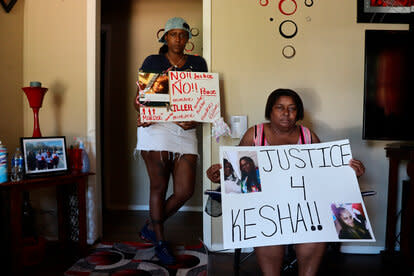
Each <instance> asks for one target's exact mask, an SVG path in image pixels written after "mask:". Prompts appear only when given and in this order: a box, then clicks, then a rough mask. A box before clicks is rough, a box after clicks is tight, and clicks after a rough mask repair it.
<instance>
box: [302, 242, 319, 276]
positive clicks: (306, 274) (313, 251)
mask: <svg viewBox="0 0 414 276" xmlns="http://www.w3.org/2000/svg"><path fill="white" fill-rule="evenodd" d="M325 248H326V243H302V244H297V245H296V246H295V249H296V256H297V258H298V264H299V276H313V275H316V274H317V273H318V268H319V265H320V263H321V261H322V257H323V254H324V252H325Z"/></svg>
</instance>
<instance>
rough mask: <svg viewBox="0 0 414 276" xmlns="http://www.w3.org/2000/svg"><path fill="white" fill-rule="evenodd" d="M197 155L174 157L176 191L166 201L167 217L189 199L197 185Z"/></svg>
mask: <svg viewBox="0 0 414 276" xmlns="http://www.w3.org/2000/svg"><path fill="white" fill-rule="evenodd" d="M196 166H197V155H194V154H183V155H180V156H178V155H177V156H175V159H174V170H173V180H174V193H173V194H172V195H171V196H170V197H169V198H168V199H167V202H166V203H165V219H167V218H169V217H170V216H172V215H173V214H174V213H175V212H177V211H178V209H180V208H181V207H182V206H183V205H184V204H185V203H186V201H187V200H189V199H190V198H191V197H192V195H193V193H194V187H195V178H196Z"/></svg>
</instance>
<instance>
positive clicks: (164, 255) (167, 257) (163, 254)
mask: <svg viewBox="0 0 414 276" xmlns="http://www.w3.org/2000/svg"><path fill="white" fill-rule="evenodd" d="M155 255H156V256H157V257H158V259H159V260H160V262H161V263H162V264H164V265H173V264H175V262H176V260H175V257H174V256H173V255H172V254H171V252H170V250H169V248H168V243H167V242H166V241H158V243H157V245H156V246H155Z"/></svg>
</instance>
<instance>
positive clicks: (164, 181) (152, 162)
mask: <svg viewBox="0 0 414 276" xmlns="http://www.w3.org/2000/svg"><path fill="white" fill-rule="evenodd" d="M141 155H142V158H143V159H144V161H145V165H146V167H147V172H148V175H149V178H150V202H149V205H150V216H151V222H152V223H151V225H150V228H152V229H153V230H154V232H155V234H156V236H157V239H158V240H164V226H163V222H164V220H165V194H166V192H167V188H168V180H169V178H170V173H171V171H172V167H173V166H172V161H171V160H169V158H168V157H169V156H168V155H169V153H168V152H166V151H162V152H160V151H142V152H141Z"/></svg>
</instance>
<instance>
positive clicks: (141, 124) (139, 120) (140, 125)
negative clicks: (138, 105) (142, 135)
mask: <svg viewBox="0 0 414 276" xmlns="http://www.w3.org/2000/svg"><path fill="white" fill-rule="evenodd" d="M152 124H153V123H148V122H145V123H143V122H141V116H140V115H139V113H138V117H137V127H149V126H150V125H152Z"/></svg>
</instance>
